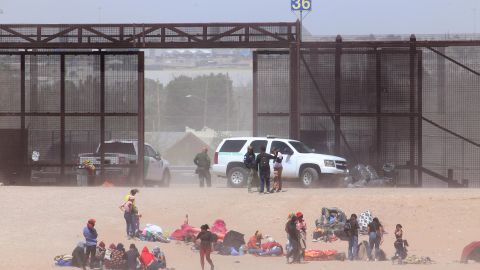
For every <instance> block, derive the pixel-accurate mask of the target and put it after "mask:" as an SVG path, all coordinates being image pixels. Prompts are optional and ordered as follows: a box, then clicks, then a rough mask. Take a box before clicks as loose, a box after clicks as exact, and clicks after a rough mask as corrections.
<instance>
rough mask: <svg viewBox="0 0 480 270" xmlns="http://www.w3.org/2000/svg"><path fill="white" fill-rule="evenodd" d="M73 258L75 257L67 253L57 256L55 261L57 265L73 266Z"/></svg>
mask: <svg viewBox="0 0 480 270" xmlns="http://www.w3.org/2000/svg"><path fill="white" fill-rule="evenodd" d="M72 259H73V256H71V255H66V254H65V255H58V256H55V258H54V259H53V261H54V262H55V265H56V266H72Z"/></svg>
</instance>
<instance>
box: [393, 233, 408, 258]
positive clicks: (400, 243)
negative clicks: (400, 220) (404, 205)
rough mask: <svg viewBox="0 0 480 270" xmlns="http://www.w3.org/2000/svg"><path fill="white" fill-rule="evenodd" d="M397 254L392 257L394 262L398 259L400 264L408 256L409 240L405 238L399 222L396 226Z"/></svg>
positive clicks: (395, 244) (395, 245)
mask: <svg viewBox="0 0 480 270" xmlns="http://www.w3.org/2000/svg"><path fill="white" fill-rule="evenodd" d="M393 246H394V247H395V255H394V256H393V257H392V263H393V262H394V261H395V260H398V264H402V263H403V260H404V259H405V258H406V257H407V247H408V242H407V240H403V229H402V225H401V224H397V226H396V227H395V243H394V244H393Z"/></svg>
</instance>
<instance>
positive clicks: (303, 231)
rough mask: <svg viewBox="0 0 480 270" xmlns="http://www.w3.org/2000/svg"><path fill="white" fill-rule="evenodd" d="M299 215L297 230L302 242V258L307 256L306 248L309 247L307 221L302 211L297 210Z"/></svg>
mask: <svg viewBox="0 0 480 270" xmlns="http://www.w3.org/2000/svg"><path fill="white" fill-rule="evenodd" d="M295 216H296V217H297V224H296V227H297V230H298V234H299V244H300V246H299V247H300V251H299V252H300V258H301V259H304V257H305V249H307V223H306V222H305V219H304V218H303V213H302V212H297V214H296V215H295Z"/></svg>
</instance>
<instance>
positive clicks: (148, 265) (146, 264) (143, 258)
mask: <svg viewBox="0 0 480 270" xmlns="http://www.w3.org/2000/svg"><path fill="white" fill-rule="evenodd" d="M140 263H141V264H142V267H143V269H146V270H158V269H159V267H157V264H156V259H155V256H154V255H153V254H152V253H150V250H148V247H146V246H145V247H143V249H142V254H141V255H140Z"/></svg>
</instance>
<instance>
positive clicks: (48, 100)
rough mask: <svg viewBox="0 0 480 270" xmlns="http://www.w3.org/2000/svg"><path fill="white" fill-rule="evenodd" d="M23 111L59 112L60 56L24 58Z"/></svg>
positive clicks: (31, 56) (28, 56)
mask: <svg viewBox="0 0 480 270" xmlns="http://www.w3.org/2000/svg"><path fill="white" fill-rule="evenodd" d="M25 101H26V104H25V110H26V111H27V112H56V113H58V112H60V55H26V56H25Z"/></svg>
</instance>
